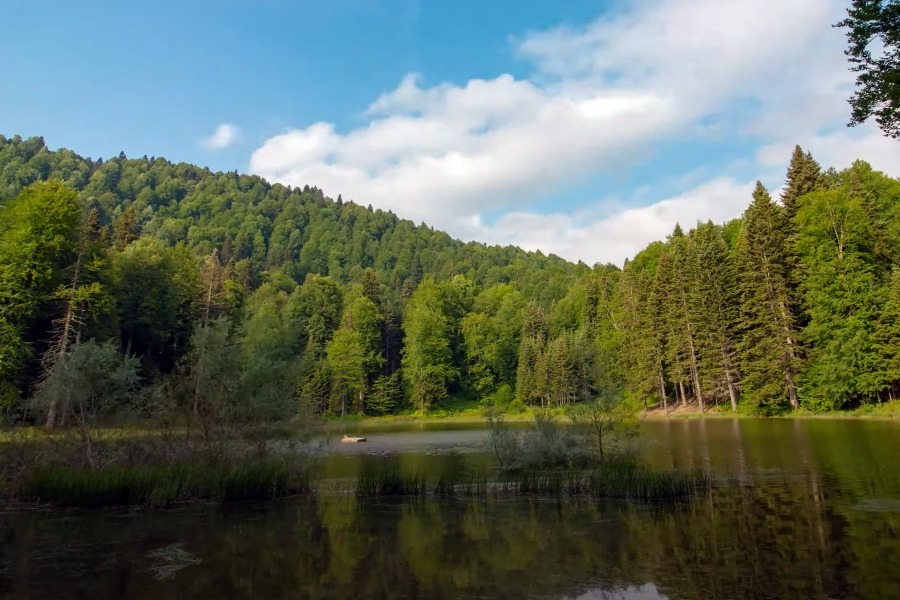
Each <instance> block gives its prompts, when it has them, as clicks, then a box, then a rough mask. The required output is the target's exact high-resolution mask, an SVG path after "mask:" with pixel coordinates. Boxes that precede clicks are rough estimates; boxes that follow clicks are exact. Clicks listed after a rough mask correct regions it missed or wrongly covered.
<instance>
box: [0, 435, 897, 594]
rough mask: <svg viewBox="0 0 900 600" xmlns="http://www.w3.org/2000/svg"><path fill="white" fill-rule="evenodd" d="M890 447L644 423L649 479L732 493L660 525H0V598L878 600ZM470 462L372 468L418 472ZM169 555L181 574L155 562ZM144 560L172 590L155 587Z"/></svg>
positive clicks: (862, 438)
mask: <svg viewBox="0 0 900 600" xmlns="http://www.w3.org/2000/svg"><path fill="white" fill-rule="evenodd" d="M898 433H900V430H898V428H897V427H896V425H893V424H890V423H834V422H831V423H817V422H810V423H805V422H804V423H802V424H801V426H800V427H798V426H797V425H796V423H794V422H789V421H785V422H774V421H770V422H764V423H757V422H750V421H745V422H741V423H739V424H738V423H734V422H709V423H704V424H703V425H702V426H701V425H699V424H696V423H686V422H673V423H670V424H661V425H660V426H659V427H658V429H657V430H655V431H654V432H653V433H652V443H649V442H648V447H647V449H646V453H647V456H648V459H649V460H652V461H653V462H656V463H657V464H660V465H672V466H677V467H686V466H698V465H706V466H708V467H709V468H710V469H712V470H715V471H717V472H719V473H728V474H731V475H733V476H734V477H735V478H736V480H737V482H738V483H736V484H735V485H732V486H728V487H724V488H720V489H717V490H715V491H713V492H712V493H710V494H708V495H705V496H703V497H700V498H696V499H694V500H692V501H690V502H687V503H684V504H682V505H679V506H675V507H666V508H660V507H653V506H641V505H634V504H622V503H596V502H562V503H561V502H556V501H554V500H550V499H543V500H539V499H531V500H489V501H468V500H462V499H458V500H449V501H448V500H441V501H438V500H420V501H415V502H412V501H399V500H398V501H361V500H358V499H357V498H354V497H343V496H327V497H319V498H306V499H301V500H294V501H290V502H285V503H282V504H279V505H277V506H275V507H272V506H242V507H236V508H231V509H227V510H221V509H218V508H216V507H193V508H191V509H187V510H181V511H174V512H167V513H157V514H142V513H134V512H127V511H126V512H119V513H113V514H110V513H104V514H99V513H64V514H58V513H55V512H52V511H31V512H26V513H23V512H17V513H11V514H0V596H4V597H10V598H38V597H41V598H47V597H50V598H57V597H67V598H73V597H75V598H77V597H85V598H87V597H91V598H105V597H115V598H216V599H218V598H295V597H299V598H349V597H358V598H584V599H594V598H615V599H622V600H635V599H641V600H650V599H660V598H665V599H667V600H676V599H682V598H698V599H700V598H702V599H707V598H741V599H745V598H746V599H757V598H758V599H763V598H766V599H769V598H804V599H807V598H809V599H825V598H845V599H853V598H893V597H897V596H898V585H900V574H898V572H897V569H896V565H897V564H900V536H898V529H900V527H898V526H900V473H898V468H897V465H898V462H897V459H898V457H900V441H898ZM476 458H477V457H472V456H471V455H469V454H462V455H450V456H442V457H426V458H423V457H422V455H418V454H415V453H412V454H405V455H404V454H400V455H397V456H394V457H391V458H390V459H389V460H397V461H401V464H403V465H405V466H406V467H408V468H409V469H412V470H418V469H420V468H421V467H423V466H428V467H429V468H441V467H440V465H444V467H442V468H449V467H448V465H455V466H454V468H458V467H459V466H460V465H469V464H470V463H468V462H466V461H469V460H475V459H476ZM359 460H362V459H360V458H359V457H348V456H340V457H336V458H335V462H334V463H333V464H331V467H329V468H332V469H334V470H335V472H336V473H337V474H338V475H347V474H348V473H350V474H352V471H353V470H354V469H357V470H358V469H360V468H366V466H365V465H364V464H362V463H360V462H358V461H359ZM365 460H369V461H372V460H379V459H377V457H371V456H369V457H366V458H365ZM422 461H424V462H422ZM335 465H337V466H335ZM326 466H327V465H326ZM173 544H180V546H178V548H180V549H181V550H182V551H184V552H185V553H186V554H185V555H182V556H181V557H180V559H179V558H178V555H174V558H171V557H170V558H169V559H167V558H166V555H165V554H164V553H162V554H161V553H160V550H161V549H166V548H171V547H172V545H173ZM154 553H155V554H154ZM161 556H162V557H163V558H160V557H161ZM160 560H169V563H166V564H165V565H163V566H164V567H166V568H168V569H170V570H169V571H166V572H167V573H169V574H170V575H171V578H170V579H161V578H159V577H157V576H156V573H158V572H159V567H160V565H159V561H160ZM179 560H180V561H181V562H178V561H179ZM170 563H171V564H170ZM173 568H174V570H171V569H173Z"/></svg>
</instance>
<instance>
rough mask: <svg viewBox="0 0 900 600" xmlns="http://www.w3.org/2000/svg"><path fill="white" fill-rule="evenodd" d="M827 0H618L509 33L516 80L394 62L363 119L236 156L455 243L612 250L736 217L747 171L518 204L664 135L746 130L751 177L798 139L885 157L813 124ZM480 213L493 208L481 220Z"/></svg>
mask: <svg viewBox="0 0 900 600" xmlns="http://www.w3.org/2000/svg"><path fill="white" fill-rule="evenodd" d="M844 4H845V3H844V2H843V0H790V1H789V2H786V1H784V0H629V1H627V2H626V3H625V4H622V5H620V6H619V7H618V8H617V9H616V10H615V11H614V12H611V13H608V14H605V15H602V16H601V17H599V18H598V19H597V20H596V21H595V22H593V23H591V24H590V25H588V26H586V27H584V28H581V29H553V30H550V31H544V32H537V33H532V34H528V35H526V36H524V37H523V38H520V39H518V40H515V41H514V43H515V44H516V50H517V51H518V53H519V54H520V55H521V56H522V57H523V58H525V59H527V60H530V61H532V63H533V64H534V66H535V72H534V76H533V77H532V78H530V79H516V78H514V77H512V76H511V75H506V74H504V75H499V76H498V77H496V78H494V79H488V80H481V79H473V80H471V81H469V82H467V83H466V84H465V85H453V84H449V83H443V84H439V85H434V86H431V87H428V86H427V85H426V84H425V83H424V79H423V77H422V76H420V75H418V74H410V75H408V76H407V77H405V78H404V79H403V80H402V81H401V83H400V84H399V85H398V86H397V88H396V89H394V90H393V91H390V92H388V93H385V94H383V95H382V96H381V97H379V98H377V99H375V100H374V101H372V102H371V104H370V105H369V106H368V108H367V110H366V111H365V117H366V119H367V122H366V124H365V125H364V126H361V127H359V128H356V129H352V130H349V131H346V132H341V131H338V130H337V129H336V127H335V126H334V125H333V124H330V123H321V122H320V123H314V124H312V125H308V126H306V127H302V128H298V129H293V130H290V131H287V132H284V133H282V134H280V135H276V136H274V137H271V138H269V139H268V140H266V141H265V143H264V144H263V145H262V146H261V147H260V148H258V149H257V150H256V151H255V152H254V153H253V155H252V158H251V161H250V168H251V170H252V171H253V172H256V173H258V174H261V175H263V176H265V177H267V178H269V179H271V180H275V181H281V182H284V183H290V184H294V185H298V184H299V185H303V184H310V185H317V186H319V187H320V188H322V189H324V190H325V191H326V192H327V193H329V194H331V195H332V196H336V195H337V194H338V193H340V194H342V195H343V196H344V197H345V198H348V199H353V200H355V201H357V202H359V203H361V204H369V203H371V204H373V205H374V206H377V207H380V208H385V209H392V210H394V211H395V212H396V213H397V214H399V215H400V216H401V217H405V218H410V219H413V220H415V221H417V222H418V221H426V222H428V223H429V224H431V225H434V226H436V227H440V228H443V229H446V230H448V231H449V232H450V233H452V234H454V235H456V236H458V237H462V238H464V239H478V240H480V241H487V242H498V243H514V244H518V245H522V246H523V247H526V248H532V249H537V248H540V249H541V250H543V251H545V252H554V253H557V254H560V255H562V256H565V257H567V258H572V259H578V258H581V259H584V260H586V261H589V262H593V261H608V260H612V261H616V262H621V260H622V259H624V258H625V257H626V256H628V255H631V254H633V253H634V252H636V251H637V250H639V249H640V248H641V247H643V246H644V245H645V244H646V243H647V242H649V241H652V240H654V239H660V238H662V237H665V235H666V234H668V233H669V232H670V231H671V229H672V227H673V226H674V223H675V221H676V220H680V221H681V222H682V223H683V224H684V225H686V226H691V225H693V224H694V223H695V222H696V220H697V219H701V218H702V219H706V218H712V219H713V220H715V221H722V220H726V219H728V218H732V217H734V216H738V215H739V214H740V213H741V212H742V211H743V209H744V207H745V206H746V205H747V203H748V202H749V190H750V189H751V185H750V184H749V183H746V182H741V183H738V182H737V181H736V180H734V179H726V178H719V179H713V180H712V181H708V182H707V183H699V182H698V175H703V176H707V177H708V176H709V175H707V173H708V172H709V171H707V170H703V169H700V168H699V167H700V166H701V165H697V167H698V168H697V169H695V170H694V172H693V173H687V174H686V175H685V177H683V178H682V181H681V183H682V185H694V186H695V187H694V188H693V189H692V190H691V191H688V192H684V193H682V194H680V195H677V196H676V197H673V198H669V199H664V198H665V196H664V194H663V193H661V192H659V191H657V192H656V194H655V195H653V194H647V193H646V191H644V192H642V193H641V194H640V195H639V196H638V195H637V194H635V196H634V198H633V201H638V202H641V203H645V204H649V205H647V206H644V207H642V208H627V209H625V208H623V209H621V210H620V211H619V212H618V213H617V214H613V215H611V216H600V217H598V216H597V215H594V214H591V213H590V211H582V212H579V213H567V212H565V211H564V210H558V211H550V212H551V214H536V213H534V212H533V211H531V212H530V211H529V210H528V209H529V205H530V204H531V203H532V202H533V201H535V200H539V199H540V200H545V201H546V200H549V199H552V198H553V195H554V193H555V192H557V191H558V190H559V189H561V188H563V187H565V186H568V185H572V184H573V183H574V182H578V181H579V180H581V179H583V178H585V177H588V176H590V175H592V174H595V173H598V172H607V173H618V172H621V171H623V170H626V169H628V168H630V167H632V166H634V165H636V164H639V163H640V162H641V161H643V160H646V158H647V157H649V156H651V155H652V154H653V151H654V148H655V147H657V146H659V144H660V143H662V142H665V141H668V140H674V139H678V140H687V141H690V140H703V141H705V142H706V143H710V142H714V141H715V140H725V141H727V140H728V137H729V136H735V135H739V136H741V137H742V138H743V139H752V140H756V141H757V142H758V148H759V150H758V152H757V155H756V157H755V158H756V159H757V160H758V165H757V166H758V167H759V169H760V176H761V178H763V179H764V180H766V177H773V176H775V173H776V172H781V173H783V171H784V168H785V167H786V162H787V160H788V158H789V157H790V151H791V149H792V148H793V145H794V144H795V143H798V142H799V143H801V144H807V145H808V146H809V147H810V148H811V149H812V151H813V153H814V154H815V155H817V158H819V160H820V162H823V163H826V164H827V163H829V162H830V161H831V160H837V159H841V160H844V159H845V158H846V156H849V155H850V154H853V153H855V154H853V158H856V157H862V158H869V159H871V160H872V161H873V163H876V166H878V165H877V162H878V161H879V160H881V161H882V162H884V163H885V165H894V164H896V165H897V166H898V167H900V146H898V147H897V148H894V147H890V146H889V144H888V143H886V142H883V141H881V140H880V139H879V136H878V134H877V132H873V131H871V130H865V131H862V132H853V133H850V132H846V131H844V130H841V131H839V132H837V133H833V134H830V135H822V134H821V131H822V128H823V127H825V126H833V125H834V124H835V123H836V122H837V123H838V124H839V125H842V124H843V121H844V120H845V119H846V113H847V110H848V108H847V105H846V97H847V95H848V94H849V90H850V89H851V87H852V77H851V75H850V74H849V73H848V71H847V67H846V58H845V57H844V55H843V44H844V41H843V34H842V32H841V31H839V30H835V29H833V28H832V27H831V24H832V23H834V22H836V21H837V20H838V19H840V17H841V16H842V13H843V9H844ZM747 158H754V157H753V156H748V157H747ZM776 166H777V169H776ZM882 168H887V167H882ZM648 183H650V182H648ZM732 195H733V196H732ZM607 202H608V200H607ZM487 214H501V215H502V216H501V217H500V218H499V219H497V220H496V221H495V222H494V224H493V225H492V226H487V225H484V224H483V223H482V216H483V215H487Z"/></svg>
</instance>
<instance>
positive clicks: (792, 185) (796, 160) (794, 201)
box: [781, 146, 824, 226]
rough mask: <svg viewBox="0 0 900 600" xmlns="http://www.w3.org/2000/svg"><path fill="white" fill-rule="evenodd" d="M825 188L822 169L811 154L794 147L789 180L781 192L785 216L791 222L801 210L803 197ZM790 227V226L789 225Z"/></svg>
mask: <svg viewBox="0 0 900 600" xmlns="http://www.w3.org/2000/svg"><path fill="white" fill-rule="evenodd" d="M823 187H824V180H823V177H822V168H821V167H820V166H819V163H817V162H816V161H815V160H814V159H813V157H812V154H810V153H809V152H805V153H804V152H803V149H802V148H801V147H800V146H795V147H794V153H793V154H792V155H791V163H790V165H789V166H788V170H787V180H786V181H785V186H784V190H783V191H782V192H781V205H782V207H784V215H785V217H786V218H787V219H788V221H791V219H793V218H794V215H796V214H797V210H798V209H799V205H798V202H799V200H800V197H801V196H804V195H806V194H809V193H810V192H814V191H816V190H820V189H822V188H823ZM789 226H790V224H789Z"/></svg>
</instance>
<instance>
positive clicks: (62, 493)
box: [15, 460, 312, 508]
mask: <svg viewBox="0 0 900 600" xmlns="http://www.w3.org/2000/svg"><path fill="white" fill-rule="evenodd" d="M17 487H18V489H17V493H16V494H15V496H16V497H17V498H18V499H19V500H22V501H32V502H51V503H54V504H60V505H64V506H79V507H85V508H100V507H104V506H135V505H142V506H146V507H150V508H164V507H167V506H171V505H173V504H176V503H179V502H185V501H190V500H208V501H216V502H238V501H243V500H271V499H274V498H278V497H282V496H287V495H293V494H301V493H308V492H310V491H311V489H312V487H311V480H310V476H309V473H308V472H305V471H303V470H300V469H297V468H296V467H294V466H292V465H290V464H289V463H287V462H284V461H275V460H268V461H254V462H249V463H245V464H239V465H234V466H222V467H216V468H209V467H205V466H199V465H192V464H174V465H163V466H155V465H148V466H132V467H104V468H100V469H95V470H90V469H81V468H68V467H52V468H43V469H36V470H34V471H31V472H29V473H28V474H27V475H26V476H24V477H23V478H22V479H21V481H20V482H19V484H18V486H17Z"/></svg>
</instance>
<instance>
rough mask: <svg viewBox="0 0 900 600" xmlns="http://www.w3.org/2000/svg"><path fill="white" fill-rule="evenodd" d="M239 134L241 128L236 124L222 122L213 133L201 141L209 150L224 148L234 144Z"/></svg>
mask: <svg viewBox="0 0 900 600" xmlns="http://www.w3.org/2000/svg"><path fill="white" fill-rule="evenodd" d="M239 135H240V129H238V128H237V127H236V126H235V125H232V124H231V123H222V124H221V125H219V126H218V127H216V130H215V131H214V132H213V133H212V135H210V136H209V137H206V138H203V139H202V140H201V141H200V144H201V145H202V146H203V147H204V148H208V149H209V150H222V149H224V148H227V147H229V146H231V145H232V144H234V143H235V142H236V141H237V139H238V136H239Z"/></svg>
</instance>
